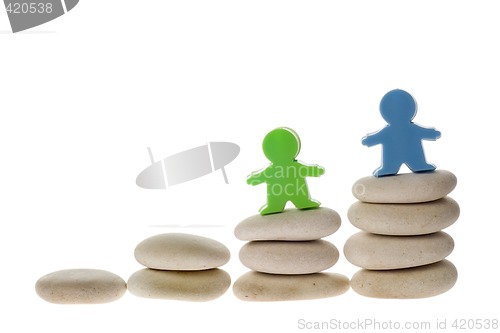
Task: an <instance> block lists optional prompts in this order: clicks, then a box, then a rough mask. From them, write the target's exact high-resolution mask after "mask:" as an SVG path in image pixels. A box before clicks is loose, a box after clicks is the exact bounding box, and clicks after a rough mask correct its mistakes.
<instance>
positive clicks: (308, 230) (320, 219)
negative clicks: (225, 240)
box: [234, 207, 341, 241]
mask: <svg viewBox="0 0 500 333" xmlns="http://www.w3.org/2000/svg"><path fill="white" fill-rule="evenodd" d="M340 224H341V220H340V215H339V214H338V213H337V212H336V211H334V210H333V209H330V208H325V207H318V208H315V209H306V210H299V209H286V210H284V211H283V212H282V213H279V214H270V215H260V214H257V215H254V216H250V217H249V218H247V219H245V220H243V221H241V222H240V223H239V224H238V225H237V226H236V228H235V229H234V235H235V236H236V238H238V239H240V240H244V241H255V240H285V241H307V240H314V239H320V238H323V237H326V236H329V235H331V234H333V233H334V232H336V231H337V230H338V229H339V228H340Z"/></svg>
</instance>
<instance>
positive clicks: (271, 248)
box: [240, 240, 339, 274]
mask: <svg viewBox="0 0 500 333" xmlns="http://www.w3.org/2000/svg"><path fill="white" fill-rule="evenodd" d="M338 259H339V251H338V250H337V248H336V247H335V245H333V244H331V243H329V242H327V241H325V240H314V241H303V242H284V241H254V242H249V243H246V244H245V245H244V246H243V247H242V248H241V250H240V261H241V263H242V264H243V265H245V266H246V267H248V268H250V269H251V270H253V271H257V272H263V273H272V274H310V273H317V272H321V271H324V270H325V269H328V268H330V267H332V266H333V265H335V263H336V262H337V260H338Z"/></svg>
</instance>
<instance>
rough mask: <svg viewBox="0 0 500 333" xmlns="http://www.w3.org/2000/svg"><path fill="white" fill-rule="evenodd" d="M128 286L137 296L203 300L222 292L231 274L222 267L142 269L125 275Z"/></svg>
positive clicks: (212, 297) (227, 285) (209, 299)
mask: <svg viewBox="0 0 500 333" xmlns="http://www.w3.org/2000/svg"><path fill="white" fill-rule="evenodd" d="M127 284H128V290H129V291H130V293H131V294H132V295H134V296H137V297H142V298H153V299H168V300H177V301H190V302H206V301H211V300H214V299H216V298H218V297H220V296H222V295H223V294H224V293H225V292H226V291H227V289H228V288H229V286H230V285H231V277H230V276H229V274H228V273H227V272H226V271H224V270H222V269H218V268H215V269H209V270H203V271H160V270H154V269H147V268H145V269H142V270H139V271H137V272H135V273H134V274H132V275H131V276H130V278H129V279H128V282H127Z"/></svg>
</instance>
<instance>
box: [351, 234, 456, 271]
mask: <svg viewBox="0 0 500 333" xmlns="http://www.w3.org/2000/svg"><path fill="white" fill-rule="evenodd" d="M453 247H454V242H453V238H451V237H450V235H448V234H447V233H445V232H443V231H439V232H436V233H433V234H428V235H420V236H385V235H375V234H371V233H368V232H364V231H361V232H358V233H357V234H354V235H352V236H351V237H350V238H349V239H348V240H347V241H346V243H345V245H344V255H345V257H346V259H347V260H348V261H349V262H350V263H351V264H353V265H356V266H358V267H361V268H366V269H374V270H382V269H384V270H385V269H400V268H409V267H416V266H422V265H427V264H432V263H435V262H438V261H440V260H443V259H444V258H446V257H447V256H448V255H449V254H450V253H451V252H452V251H453Z"/></svg>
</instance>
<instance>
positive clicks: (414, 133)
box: [362, 89, 441, 177]
mask: <svg viewBox="0 0 500 333" xmlns="http://www.w3.org/2000/svg"><path fill="white" fill-rule="evenodd" d="M380 114H381V115H382V117H383V118H384V120H385V121H387V124H388V125H387V126H385V127H384V128H382V129H381V130H380V131H378V132H376V133H372V134H368V135H367V136H365V137H364V138H363V140H362V143H363V145H365V146H368V147H371V146H374V145H377V144H382V165H381V166H380V168H378V169H377V170H375V171H374V173H373V175H374V176H376V177H381V176H388V175H395V174H397V173H398V172H399V168H400V167H401V165H402V164H403V163H405V164H406V165H407V166H408V168H410V170H411V171H413V172H422V171H432V170H435V169H436V166H435V165H433V164H430V163H427V162H426V161H425V155H424V149H423V147H422V140H436V139H438V138H439V137H440V136H441V133H440V132H439V131H436V130H435V129H434V128H425V127H422V126H419V125H417V124H415V123H413V122H412V120H413V118H414V117H415V115H416V114H417V103H416V102H415V99H414V98H413V96H412V95H410V94H409V93H407V92H406V91H404V90H400V89H395V90H392V91H389V92H388V93H387V94H385V96H384V97H383V98H382V100H381V101H380Z"/></svg>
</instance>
